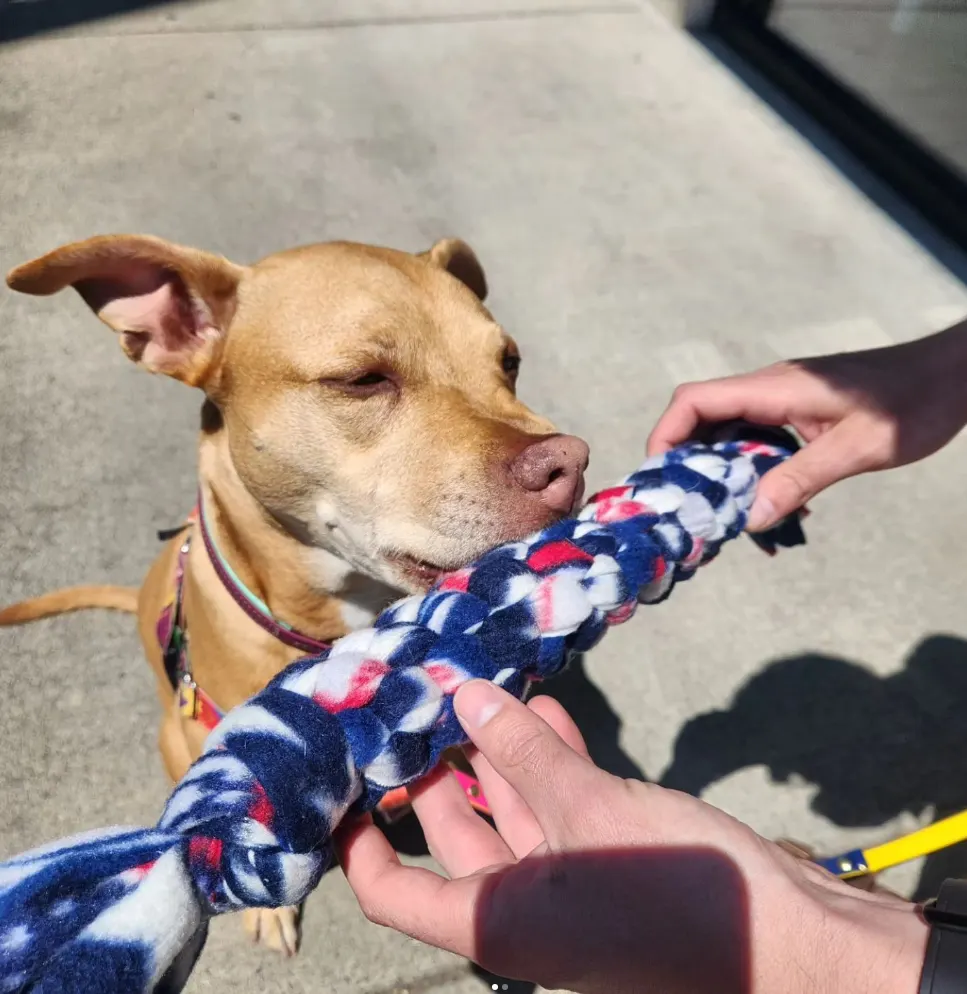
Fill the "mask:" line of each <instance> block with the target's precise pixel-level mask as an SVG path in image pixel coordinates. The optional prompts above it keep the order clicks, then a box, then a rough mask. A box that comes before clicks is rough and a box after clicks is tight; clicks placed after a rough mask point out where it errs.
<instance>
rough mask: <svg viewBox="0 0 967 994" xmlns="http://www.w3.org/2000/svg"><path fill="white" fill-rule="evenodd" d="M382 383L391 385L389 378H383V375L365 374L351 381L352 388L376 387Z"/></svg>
mask: <svg viewBox="0 0 967 994" xmlns="http://www.w3.org/2000/svg"><path fill="white" fill-rule="evenodd" d="M381 383H389V379H388V377H386V376H383V374H382V373H364V374H363V375H362V376H357V377H356V379H355V380H350V381H349V385H350V386H351V387H376V386H379V385H380V384H381Z"/></svg>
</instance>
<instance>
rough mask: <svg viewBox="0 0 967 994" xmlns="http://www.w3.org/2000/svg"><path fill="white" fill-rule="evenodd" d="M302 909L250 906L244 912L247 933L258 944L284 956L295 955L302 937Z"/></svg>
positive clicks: (243, 920) (243, 919)
mask: <svg viewBox="0 0 967 994" xmlns="http://www.w3.org/2000/svg"><path fill="white" fill-rule="evenodd" d="M300 918H301V915H300V909H299V908H295V907H287V908H249V909H248V910H246V911H244V912H243V913H242V923H243V925H244V928H245V933H246V935H248V937H249V938H250V939H251V940H252V941H253V942H254V943H256V944H257V945H260V946H265V947H266V948H268V949H272V950H274V951H275V952H277V953H281V954H282V955H283V956H286V957H289V956H295V954H296V953H297V952H298V951H299V943H300V940H301V938H302V935H301V928H300Z"/></svg>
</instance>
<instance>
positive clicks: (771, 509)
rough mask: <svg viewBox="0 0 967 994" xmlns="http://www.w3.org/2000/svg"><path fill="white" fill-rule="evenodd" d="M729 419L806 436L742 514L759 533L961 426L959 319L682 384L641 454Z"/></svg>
mask: <svg viewBox="0 0 967 994" xmlns="http://www.w3.org/2000/svg"><path fill="white" fill-rule="evenodd" d="M734 418H742V419H745V420H747V421H752V422H755V423H758V424H767V425H791V426H792V427H793V428H795V429H796V431H797V432H799V434H800V435H801V436H802V438H803V439H804V440H805V442H806V443H807V444H806V446H805V447H804V448H803V449H802V450H801V451H800V452H798V453H796V455H794V456H793V457H792V458H791V459H789V460H787V461H786V462H785V463H783V464H782V465H781V466H777V467H776V468H775V469H773V470H772V471H771V472H769V473H767V474H766V475H765V476H764V477H763V478H762V482H761V483H760V485H759V489H758V492H757V494H756V499H755V503H754V505H753V507H752V509H751V511H750V515H749V529H750V530H751V531H760V530H764V529H766V528H769V527H771V526H772V525H774V524H776V523H777V522H778V521H780V520H782V519H783V518H784V517H786V516H787V515H788V514H791V513H792V512H793V511H795V510H797V509H799V508H801V507H803V506H804V505H805V503H806V502H807V501H808V500H810V499H811V498H812V497H814V496H815V495H816V494H818V493H819V492H820V491H822V490H825V489H826V488H827V487H829V486H831V485H832V484H833V483H836V482H838V481H839V480H845V479H846V478H847V477H850V476H856V475H858V474H860V473H867V472H871V471H873V470H880V469H890V468H893V467H896V466H902V465H905V464H907V463H911V462H916V461H917V460H918V459H923V458H924V457H926V456H928V455H931V454H932V453H934V452H936V451H937V450H938V449H939V448H941V447H942V446H943V445H945V444H946V443H947V442H949V441H950V440H951V439H952V438H953V437H954V435H956V434H957V432H958V431H959V430H960V429H961V428H962V427H963V426H964V425H965V424H967V322H964V323H962V324H960V325H956V326H954V327H952V328H948V329H947V330H946V331H943V332H940V333H939V334H936V335H931V336H930V337H928V338H923V339H920V340H918V341H915V342H906V343H903V344H901V345H895V346H891V347H889V348H881V349H871V350H869V351H865V352H853V353H843V354H840V355H831V356H823V357H820V358H815V359H800V360H796V361H794V362H781V363H777V364H776V365H773V366H768V367H766V368H765V369H760V370H758V371H757V372H754V373H748V374H745V375H742V376H729V377H725V378H723V379H718V380H709V381H707V382H704V383H687V384H685V385H683V386H680V387H679V388H678V389H677V390H676V391H675V393H674V395H673V397H672V400H671V403H670V404H669V406H668V408H667V409H666V410H665V413H664V414H663V415H662V417H661V419H660V420H659V422H658V424H657V425H656V426H655V429H654V431H652V433H651V437H650V438H649V439H648V454H649V455H658V454H660V453H663V452H665V451H667V450H668V449H670V448H672V447H673V446H675V445H679V444H681V443H682V442H684V441H686V440H688V439H689V438H691V437H692V436H693V433H694V432H695V430H696V429H697V428H698V427H699V426H700V425H702V424H709V423H714V422H719V421H730V420H732V419H734Z"/></svg>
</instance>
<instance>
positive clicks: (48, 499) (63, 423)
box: [0, 0, 967, 994]
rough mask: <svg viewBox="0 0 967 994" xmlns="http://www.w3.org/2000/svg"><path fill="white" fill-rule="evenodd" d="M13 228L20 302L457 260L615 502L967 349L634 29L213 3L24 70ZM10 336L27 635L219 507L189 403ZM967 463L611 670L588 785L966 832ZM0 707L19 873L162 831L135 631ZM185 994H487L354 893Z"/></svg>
mask: <svg viewBox="0 0 967 994" xmlns="http://www.w3.org/2000/svg"><path fill="white" fill-rule="evenodd" d="M0 209H2V218H3V223H2V228H0V230H2V236H0V266H2V268H4V269H6V268H7V267H9V266H10V265H13V264H15V263H17V262H20V261H22V260H24V259H26V258H28V257H30V256H32V255H35V254H38V253H40V252H42V251H45V250H47V249H50V248H52V247H54V246H55V245H57V244H59V243H61V242H64V241H68V240H70V239H74V238H80V237H84V236H86V235H89V234H93V233H96V232H106V231H144V232H151V233H154V234H158V235H162V236H165V237H169V238H172V239H176V240H178V241H181V242H186V243H189V244H197V245H199V246H202V247H205V248H209V249H213V250H216V251H219V252H223V253H225V254H226V255H228V256H229V257H233V258H236V259H239V260H241V261H245V260H250V259H253V258H257V257H259V256H261V255H264V254H266V253H268V252H270V251H273V250H275V249H278V248H282V247H286V246H289V245H292V244H296V243H300V242H306V241H314V240H321V239H330V238H342V237H345V238H352V239H355V240H362V241H374V242H381V243H385V244H390V245H393V246H397V247H401V248H410V249H413V250H420V249H422V248H424V247H426V246H427V245H429V244H430V243H431V242H432V241H433V240H434V239H435V238H437V237H439V236H442V235H445V234H451V233H454V234H458V235H460V236H462V237H464V238H466V239H467V240H468V241H469V242H470V243H471V244H473V245H474V247H475V248H476V249H477V251H478V253H479V254H480V256H481V258H482V260H483V262H484V264H485V266H486V268H487V270H488V274H489V278H490V282H491V285H492V288H493V299H492V307H493V309H494V311H495V313H496V314H497V315H498V317H499V318H500V319H501V320H502V321H503V322H504V323H505V324H506V325H507V327H508V328H509V329H510V330H511V331H512V332H513V333H514V335H515V336H516V337H517V338H518V340H519V341H520V342H521V345H522V347H523V349H524V353H525V362H524V367H523V373H522V381H521V390H522V393H523V394H524V396H525V397H526V398H527V400H528V401H530V402H531V403H532V404H533V405H534V406H535V407H536V408H537V409H539V410H542V411H544V412H546V413H547V414H548V415H549V416H551V417H553V418H555V419H556V420H557V421H558V423H559V424H560V426H561V427H562V428H563V429H566V430H569V431H575V432H578V433H581V434H583V435H584V436H585V437H586V438H587V439H588V441H589V442H590V443H591V446H592V453H593V458H592V469H591V477H592V479H591V482H592V483H593V484H594V485H602V484H605V483H606V482H608V481H611V480H613V479H614V478H616V477H618V476H620V475H622V474H624V473H625V472H627V471H628V470H629V469H631V468H632V467H633V466H634V465H635V464H636V461H637V460H638V458H639V455H640V453H641V449H642V446H643V443H644V438H645V436H646V434H647V431H648V429H649V428H650V426H651V424H652V423H653V422H654V420H655V418H656V417H657V415H658V413H659V412H660V410H661V409H662V407H663V405H664V403H665V401H666V400H667V397H668V394H669V392H670V391H671V389H672V388H673V386H674V385H675V383H676V382H678V381H680V380H682V379H689V378H697V377H704V376H710V375H717V374H720V373H725V372H729V371H734V370H740V369H744V368H747V367H750V366H754V365H758V364H761V363H764V362H768V361H770V360H772V359H775V358H777V357H779V356H788V355H796V354H803V353H815V352H822V351H828V350H830V349H843V348H859V347H865V346H869V345H876V344H881V343H887V342H891V341H898V340H902V339H904V338H909V337H913V336H915V335H919V334H921V333H923V332H926V331H927V330H929V329H931V328H935V327H939V326H940V325H941V324H942V323H943V322H945V321H948V320H953V319H954V318H955V317H958V316H960V315H961V314H963V313H964V312H967V292H965V289H964V287H963V286H962V285H961V284H960V283H958V282H957V281H956V280H955V279H954V278H953V277H951V276H950V275H949V274H948V273H947V272H946V271H945V270H943V269H942V268H941V267H940V266H939V265H938V264H937V263H936V262H935V261H933V260H932V259H931V258H930V257H929V256H927V255H926V254H925V253H924V252H923V251H922V250H921V249H920V248H919V247H918V246H917V244H915V243H914V242H913V241H912V240H911V239H910V238H909V237H908V236H907V235H906V234H905V233H904V232H903V231H902V230H900V229H899V228H898V227H897V226H896V225H895V224H894V223H893V222H892V221H891V220H890V219H889V218H888V217H886V216H885V215H884V214H883V213H881V212H880V211H879V210H878V209H876V208H875V207H873V206H872V205H871V204H870V203H869V202H868V201H867V200H866V199H865V198H864V197H863V196H862V195H861V194H859V193H858V192H857V191H856V190H855V189H854V188H853V187H852V186H851V185H850V184H849V183H848V182H847V181H845V180H844V179H843V178H842V177H841V176H840V175H839V174H838V173H837V172H836V171H835V170H834V169H833V168H832V167H831V166H830V165H829V164H828V163H827V162H825V161H824V160H823V159H822V158H821V157H820V156H819V155H818V153H816V151H815V150H814V149H813V148H812V147H810V146H809V145H808V144H806V142H804V140H803V139H802V138H800V137H799V136H798V135H797V134H796V133H795V132H794V131H793V130H792V129H791V128H790V127H789V126H787V125H786V124H784V123H783V122H782V121H781V120H780V119H779V118H777V117H776V116H775V115H774V114H773V113H772V112H771V111H770V110H769V109H768V108H767V107H766V106H765V105H764V104H763V103H762V102H761V101H760V100H759V99H758V98H757V97H756V96H755V95H754V94H752V93H751V92H749V91H748V90H747V89H746V88H745V87H744V86H743V85H742V84H741V83H739V82H738V81H737V80H736V79H735V78H734V77H733V76H732V75H731V74H730V73H729V72H728V71H727V70H726V69H725V68H723V67H722V66H721V65H720V64H718V63H717V62H715V61H714V60H713V58H712V57H711V56H710V55H709V54H708V53H707V52H706V51H704V50H703V49H702V48H700V47H699V46H698V45H697V44H696V43H695V42H694V41H693V40H691V39H690V38H688V37H687V36H684V35H682V34H680V33H678V32H677V31H676V30H675V29H673V28H672V27H671V26H670V25H669V24H668V23H667V22H666V21H664V20H663V19H662V18H661V17H659V16H658V15H656V14H655V13H654V11H652V10H651V9H650V8H648V7H644V6H639V5H638V4H637V3H604V2H603V0H601V2H589V0H584V2H582V0H567V2H562V0H556V2H552V0H541V2H538V0H518V2H511V0H474V2H473V3H472V4H471V3H468V2H465V0H421V2H412V3H401V2H391V0H325V2H321V0H320V2H316V3H308V2H306V0H285V2H278V3H269V2H268V0H236V2H228V0H213V2H208V3H173V4H166V5H161V6H159V7H157V8H153V9H150V10H147V11H143V12H141V13H138V14H132V15H128V16H126V17H123V18H117V19H115V20H111V21H97V22H90V23H87V24H83V25H80V26H78V27H76V28H74V29H71V30H70V31H65V32H62V33H60V34H57V35H47V36H38V37H36V38H33V39H29V40H25V41H22V42H17V43H16V44H10V45H7V46H2V47H0ZM0 326H2V330H3V333H2V336H0V397H2V401H0V493H2V499H3V504H4V513H3V515H2V517H0V555H2V563H3V568H2V569H0V602H8V601H10V600H13V599H16V598H19V597H23V596H27V595H30V594H34V593H39V592H41V591H44V590H47V589H50V588H53V587H55V586H61V585H65V584H69V583H79V582H85V581H90V582H99V581H115V582H121V583H123V582H128V583H136V582H137V581H138V580H139V578H140V576H141V575H142V573H143V571H144V570H145V568H146V566H147V564H148V563H149V561H150V559H151V558H152V556H153V555H154V554H155V551H156V544H155V541H154V532H155V530H156V529H158V528H162V527H166V526H169V525H171V524H174V523H177V522H178V521H179V520H180V518H181V516H182V515H183V514H184V512H185V511H186V510H187V509H188V507H189V505H190V504H191V501H192V498H193V479H194V466H193V459H194V455H193V439H194V430H195V425H196V422H197V411H198V398H197V396H193V395H191V394H190V393H189V392H188V391H187V390H186V389H185V388H182V387H179V386H178V385H176V384H173V383H168V382H165V381H163V380H161V379H157V378H151V377H148V376H145V375H142V374H140V373H138V372H137V371H136V370H135V369H134V368H133V367H132V366H131V365H130V364H129V363H128V362H127V361H126V360H125V359H124V357H123V356H122V355H121V353H120V351H119V350H118V348H117V346H116V344H115V342H114V340H113V336H111V335H110V333H109V332H108V331H107V330H106V329H105V328H103V327H102V326H100V325H99V324H98V323H97V322H96V320H95V319H94V318H93V317H91V316H89V315H88V313H87V311H86V309H85V308H84V307H83V305H82V304H81V303H80V301H79V300H78V299H76V297H74V296H73V295H71V296H68V295H64V296H62V297H59V298H54V299H49V300H38V299H28V298H21V297H18V296H16V295H14V294H12V293H9V292H6V293H0ZM965 455H967V450H965V447H964V443H963V442H962V441H958V442H956V443H955V444H954V445H952V446H951V447H950V448H949V449H948V450H946V451H945V452H944V453H942V454H941V455H939V456H937V457H936V458H934V459H933V460H932V461H930V462H929V463H927V464H925V465H923V466H921V467H919V468H914V469H910V470H904V471H900V472H897V473H894V474H891V475H889V476H886V477H881V478H871V479H865V480H858V481H853V482H851V483H848V484H844V485H842V486H841V487H839V488H838V489H837V490H836V491H835V492H834V493H833V494H830V495H828V496H826V497H824V498H822V499H820V500H818V501H817V502H816V506H815V511H816V513H815V514H814V515H813V517H812V518H811V519H810V522H809V524H810V538H811V544H810V546H809V547H808V548H807V549H806V550H803V551H798V552H794V553H789V554H786V555H783V556H781V557H779V558H778V559H776V560H773V561H769V560H766V559H765V558H763V557H760V556H759V554H758V553H757V552H756V551H755V550H754V549H753V548H752V546H751V543H737V544H736V546H735V547H733V548H730V549H728V550H727V553H726V554H724V555H723V557H722V560H721V561H720V562H719V563H717V564H716V565H715V566H714V567H712V568H711V569H710V570H709V571H708V573H706V574H705V575H703V576H701V577H700V578H699V579H697V580H696V581H695V582H694V583H692V584H688V585H687V587H684V588H683V589H682V590H680V591H679V592H678V593H677V594H676V596H675V597H674V598H673V599H672V600H671V601H670V602H669V603H667V604H665V605H663V606H661V607H658V608H655V609H652V610H649V611H643V612H641V613H640V614H639V616H638V618H637V619H636V620H635V621H634V622H632V623H631V624H629V625H627V626H625V627H624V628H623V629H619V630H617V631H615V632H614V633H613V634H612V635H610V636H609V638H608V640H607V641H606V642H605V643H604V644H603V645H602V646H601V647H600V648H599V649H598V650H596V651H595V652H594V654H593V655H592V656H591V657H590V658H589V659H588V661H587V673H586V678H582V676H581V674H577V675H575V676H572V677H571V678H569V680H568V682H567V683H566V684H564V685H562V686H563V688H564V689H563V690H562V693H563V694H564V695H565V696H568V698H569V700H570V701H571V703H572V704H573V706H574V707H575V709H576V711H577V712H578V717H579V718H581V720H582V724H583V725H584V728H585V732H586V734H588V736H589V737H590V738H591V740H592V743H593V746H594V748H595V749H596V751H597V753H598V754H599V755H600V756H601V757H602V758H603V759H604V760H605V761H606V762H608V763H609V765H612V766H614V767H615V768H617V769H620V770H621V771H622V772H626V773H633V772H634V771H638V772H639V774H642V775H647V776H649V777H652V778H657V777H659V776H661V775H662V773H663V772H664V771H666V770H667V769H671V771H672V773H673V775H674V777H675V778H676V780H679V781H680V782H681V783H683V784H685V785H688V786H691V787H693V788H694V789H696V790H698V789H701V790H704V792H705V796H706V797H708V798H709V799H711V800H713V801H715V802H716V803H718V804H720V805H722V806H723V807H725V808H727V809H728V810H730V811H732V812H734V813H735V814H737V815H739V816H740V817H743V818H745V819H747V820H748V821H750V822H751V823H752V824H753V825H754V826H755V827H756V828H758V829H759V830H760V831H762V832H764V833H766V834H769V835H779V834H783V835H788V836H793V837H796V838H799V839H803V840H807V841H809V842H811V843H814V844H816V845H817V846H820V847H823V848H829V849H834V848H838V847H848V846H851V845H855V844H858V843H868V842H870V841H874V840H879V839H885V838H887V837H889V836H890V835H891V834H892V833H894V832H895V831H897V830H899V829H901V828H904V827H910V826H912V825H914V824H916V823H917V821H918V820H921V821H922V820H924V819H925V818H928V817H929V816H930V814H931V812H932V811H933V810H934V809H939V810H947V809H950V808H953V807H956V806H957V805H960V806H963V807H967V769H965V765H967V763H965V760H964V756H967V750H965V748H964V746H967V741H965V740H967V733H965V732H964V731H963V722H962V718H961V715H962V710H963V705H965V704H967V678H965V677H964V676H962V675H961V670H962V669H963V664H964V663H965V662H967V657H965V652H967V641H964V640H965V639H967V621H965V620H964V614H963V610H962V604H963V602H964V598H965V594H967V581H965V578H964V575H963V570H962V569H961V568H960V566H959V564H960V563H961V562H963V561H964V558H965V555H967V538H965V533H964V529H963V527H962V524H961V522H962V515H963V503H964V492H965V484H967V470H965V468H964V460H965ZM938 633H941V634H946V635H947V636H949V637H947V638H944V639H939V640H938V639H933V640H932V641H928V642H927V643H926V645H925V647H923V648H921V649H920V650H919V651H917V652H914V650H916V649H917V647H918V646H920V644H921V643H922V642H923V640H924V639H930V638H931V637H932V636H936V635H938ZM911 654H913V656H912V658H911ZM780 660H787V662H785V663H783V664H780V665H776V663H777V661H780ZM964 672H967V671H964ZM0 673H2V676H3V686H4V693H3V695H2V696H0V755H2V756H4V757H5V762H4V764H3V766H2V769H0V798H2V800H3V809H4V817H3V818H2V819H0V853H3V854H7V853H12V852H14V851H18V850H20V849H23V848H26V847H28V846H31V845H35V844H38V843H40V842H41V841H44V840H46V839H49V838H52V837H55V836H59V835H63V834H67V833H70V832H74V831H79V830H81V829H85V828H90V827H96V826H102V825H108V824H111V823H134V824H146V823H148V822H150V821H152V820H153V819H154V817H156V815H157V813H158V811H159V808H160V805H161V803H162V801H163V798H164V796H165V786H164V781H163V779H162V775H161V771H160V768H159V764H158V762H157V759H156V753H155V750H154V736H155V721H156V711H155V703H154V690H153V685H152V681H151V679H150V678H149V673H148V669H147V667H146V666H145V665H144V663H143V661H142V660H141V658H140V652H139V648H138V643H137V639H136V636H135V633H134V630H133V625H132V624H131V621H130V619H125V618H123V617H112V616H107V615H99V614H93V613H91V614H85V615H79V616H75V617H65V618H62V619H58V620H55V621H51V622H45V623H39V624H37V625H34V626H30V627H27V628H24V629H19V630H9V631H2V632H0ZM736 695H740V697H739V698H738V699H735V698H736ZM716 711H718V712H722V714H721V715H720V716H719V717H712V718H708V717H706V718H704V719H701V720H699V717H700V716H703V715H707V714H708V713H710V712H716ZM676 742H677V743H678V744H677V746H676ZM786 777H788V778H789V780H788V782H775V781H774V779H773V778H776V779H777V780H778V781H782V780H783V779H784V778H786ZM919 872H920V868H919V867H910V868H907V869H906V870H905V871H903V872H902V873H900V874H898V875H897V876H896V877H895V882H896V883H897V884H898V885H899V886H903V887H907V888H912V887H913V886H914V885H915V883H916V881H917V878H918V873H919ZM192 984H193V986H191V987H190V990H193V991H196V992H203V991H213V992H216V991H217V992H222V991H233V992H238V994H242V992H249V991H251V992H256V991H257V992H260V994H270V992H283V991H286V992H296V991H310V990H311V991H317V990H327V991H332V992H343V991H347V992H348V991H354V992H367V994H384V992H385V994H389V992H391V991H395V992H399V994H402V992H403V991H410V992H413V994H415V992H417V991H420V992H429V991H433V992H437V991H440V992H447V994H465V992H466V994H469V992H472V991H479V990H481V989H486V988H485V987H483V988H482V986H481V983H480V981H479V980H477V979H475V978H473V977H471V976H470V975H469V974H468V973H467V971H466V969H465V967H464V966H463V964H462V963H461V962H460V961H458V960H456V959H454V958H451V957H448V956H446V955H444V954H441V953H438V952H435V951H432V950H428V949H423V948H421V947H419V946H417V945H416V944H415V943H412V942H409V941H407V940H404V939H402V938H399V937H397V936H394V935H390V934H388V933H386V932H384V931H381V930H379V929H377V928H375V927H374V926H370V925H367V924H366V923H365V922H364V921H363V919H362V917H361V915H360V914H359V912H358V911H357V910H356V909H355V907H354V903H353V900H352V898H351V895H350V894H349V892H348V890H347V888H346V887H345V886H344V884H343V883H342V881H341V880H340V879H339V878H338V876H337V875H335V874H333V875H330V877H329V878H327V879H326V881H324V883H323V885H322V886H321V887H320V889H319V892H318V893H317V894H316V895H315V896H314V897H313V899H312V900H311V902H310V904H309V908H308V912H307V916H306V922H305V941H304V951H303V953H302V955H301V956H300V957H299V958H298V959H297V960H295V961H292V962H289V963H281V962H277V961H276V960H274V959H273V958H272V957H271V956H268V955H266V954H263V953H261V952H259V951H256V950H253V949H250V948H248V947H247V946H246V945H245V944H244V943H243V942H242V939H241V934H240V927H239V923H238V922H236V921H231V920H226V921H220V922H217V923H216V927H215V929H214V935H213V937H212V940H211V941H210V944H209V948H208V949H207V951H206V953H205V956H204V958H203V961H202V964H201V966H200V967H199V969H198V971H197V973H196V976H195V977H194V979H193V981H192Z"/></svg>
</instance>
